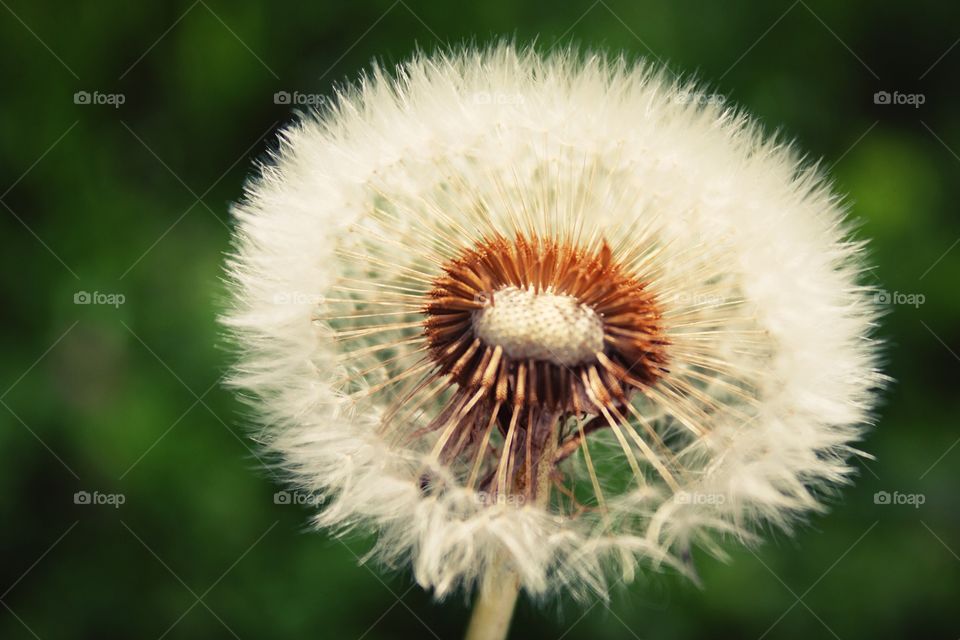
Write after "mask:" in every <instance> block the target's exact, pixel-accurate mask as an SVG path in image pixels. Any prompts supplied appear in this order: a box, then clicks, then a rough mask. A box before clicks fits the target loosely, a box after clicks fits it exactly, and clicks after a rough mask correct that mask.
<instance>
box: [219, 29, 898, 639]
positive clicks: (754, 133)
mask: <svg viewBox="0 0 960 640" xmlns="http://www.w3.org/2000/svg"><path fill="white" fill-rule="evenodd" d="M689 95H699V94H698V93H697V88H696V87H693V86H688V85H686V84H683V83H680V82H677V81H673V80H671V79H669V78H668V77H666V76H665V75H664V74H663V73H662V72H657V71H656V70H653V69H651V68H649V67H647V66H644V65H638V64H631V63H628V62H625V61H623V60H610V59H607V58H604V57H599V56H578V55H575V54H572V53H569V52H567V53H562V54H554V55H550V56H541V55H539V54H537V53H535V52H533V51H518V50H516V49H515V48H513V47H511V46H509V45H503V46H499V47H494V48H492V49H490V50H486V51H473V50H466V51H463V52H460V53H454V54H447V55H438V56H433V57H431V56H423V55H421V56H418V57H416V58H415V59H414V60H412V61H411V62H408V63H407V64H404V65H402V66H401V67H400V68H399V69H398V70H397V73H396V74H395V75H394V76H390V75H388V74H386V73H384V72H383V71H382V70H381V69H379V68H375V69H374V70H373V71H372V72H371V73H370V74H369V75H367V76H365V77H364V79H363V80H362V81H361V82H360V83H359V84H358V85H357V86H355V87H352V88H346V89H343V90H342V92H341V93H339V94H338V97H337V99H336V100H335V101H334V102H333V104H332V105H331V106H329V107H327V108H326V109H325V110H324V111H322V112H320V113H316V114H311V115H307V116H305V117H303V118H301V119H300V121H299V122H298V123H297V124H296V125H293V126H291V127H289V128H288V129H286V131H285V132H284V133H283V134H282V136H281V138H280V143H279V148H278V149H277V151H276V152H275V153H274V154H273V157H272V159H271V160H272V161H271V162H269V163H267V164H265V165H264V166H263V167H262V168H261V172H260V175H259V177H257V178H256V179H254V180H253V181H252V182H251V183H250V185H249V186H248V188H247V192H246V197H245V198H244V200H243V201H242V202H241V203H239V204H238V205H237V206H236V207H235V210H234V211H235V215H236V219H237V223H238V227H237V232H236V237H235V246H236V248H235V251H234V253H233V255H232V258H231V259H230V262H229V277H230V280H231V283H232V290H233V293H234V296H235V306H234V307H233V309H232V311H230V313H229V314H228V316H227V318H226V322H227V323H228V325H229V326H230V327H231V329H232V331H233V333H234V335H235V337H236V342H237V344H238V345H239V348H240V350H241V357H240V359H239V362H238V364H237V365H236V368H235V371H234V375H233V383H234V384H235V385H236V386H237V387H239V388H240V389H243V390H245V391H246V392H247V395H248V397H250V398H251V400H252V402H253V404H254V406H255V407H256V408H257V410H258V411H259V414H260V420H261V424H262V425H263V427H262V428H261V429H260V430H259V431H258V432H257V439H258V440H259V441H260V442H261V443H262V445H263V447H264V448H265V450H266V451H267V452H269V453H270V454H272V455H273V456H274V457H275V459H276V460H277V462H278V464H279V465H280V467H281V468H282V469H284V470H285V472H286V473H288V474H289V477H290V479H291V481H292V482H293V483H294V484H295V485H296V486H297V487H298V488H300V489H302V490H304V491H308V492H313V493H318V494H320V495H322V496H323V497H324V500H323V503H322V507H321V509H320V510H319V512H318V513H317V514H316V516H315V520H314V522H315V524H316V526H317V527H324V528H331V529H333V530H336V531H338V532H346V531H350V530H353V529H355V528H360V529H362V530H372V531H375V532H376V533H377V534H378V537H377V539H378V542H377V546H376V548H375V550H374V552H373V553H374V555H375V556H376V557H378V558H379V559H380V560H382V561H383V562H384V563H386V564H387V565H388V566H396V567H404V566H407V565H411V566H412V569H413V573H414V576H415V578H416V580H417V581H418V582H419V584H421V585H422V586H423V587H424V588H428V589H431V590H432V591H433V592H434V594H435V595H436V596H437V597H438V598H442V597H444V596H446V595H448V594H450V593H452V592H454V591H456V590H457V589H464V590H468V591H469V590H470V589H473V588H475V587H479V596H478V602H477V608H476V613H475V618H474V623H473V624H472V626H471V631H470V633H471V634H472V636H471V637H475V638H481V637H490V638H496V637H501V636H502V635H503V634H505V633H506V626H507V624H508V622H509V618H510V613H511V611H512V609H513V603H514V601H515V599H516V596H517V592H518V590H521V589H522V590H524V591H526V592H527V593H528V594H530V595H532V596H542V595H545V594H549V593H555V592H558V591H561V590H563V591H567V592H570V593H573V594H574V595H578V596H584V595H587V594H591V593H593V594H600V595H601V596H604V595H605V594H606V593H607V592H608V590H609V589H610V588H611V587H612V586H614V585H615V584H618V583H621V582H627V581H629V580H631V579H632V578H633V577H634V574H635V571H636V570H637V569H638V568H641V569H649V568H655V567H659V566H663V565H668V566H672V567H674V568H676V569H677V570H679V571H681V572H684V573H687V574H689V575H691V577H695V575H694V573H693V567H692V563H691V560H690V558H691V555H690V554H691V549H692V548H693V547H694V546H699V547H703V548H706V549H708V550H710V551H713V552H716V553H722V548H721V546H720V544H719V543H720V541H721V539H722V538H723V537H736V538H739V539H741V540H743V541H745V542H751V541H753V540H754V539H755V538H756V532H757V531H758V529H759V528H760V527H763V526H765V525H770V524H772V525H775V526H777V527H780V528H782V529H785V530H790V528H791V527H792V526H793V525H794V524H795V523H796V522H797V521H798V520H799V519H801V518H802V517H803V516H805V515H807V514H809V513H811V512H816V511H820V510H822V509H823V506H822V505H823V497H824V494H825V492H827V491H829V490H831V489H832V488H834V487H836V486H837V485H839V484H841V483H843V482H845V481H846V480H847V478H848V477H849V475H850V473H851V471H852V469H851V465H850V462H849V460H850V457H851V455H854V454H856V453H857V451H856V450H855V449H853V448H852V443H853V442H854V441H855V440H856V439H857V438H858V436H859V435H860V434H861V432H862V430H863V428H864V425H865V424H867V423H869V421H870V419H871V409H872V405H873V402H874V389H875V388H876V387H877V385H878V383H879V382H880V381H881V376H880V375H879V374H878V373H877V371H876V357H877V356H876V344H875V343H874V342H873V341H872V340H871V339H870V333H871V327H872V325H873V323H874V321H875V318H876V316H877V312H876V310H875V308H874V307H873V305H872V296H871V295H870V292H869V290H868V288H867V287H865V286H863V285H861V284H859V281H860V275H861V272H862V270H863V268H864V267H863V264H862V259H861V253H862V245H861V244H860V243H858V242H855V241H853V240H851V239H850V238H849V229H848V225H847V223H846V222H845V219H844V210H843V207H842V205H841V204H840V203H839V202H838V199H837V197H836V196H834V195H833V194H832V193H831V191H830V189H829V187H828V186H827V185H825V183H824V180H823V178H822V176H821V175H820V174H819V173H818V172H817V170H816V169H815V168H809V167H806V166H803V165H802V164H801V162H800V160H799V158H798V156H797V154H796V153H795V152H794V151H793V150H792V149H791V148H790V147H789V146H788V145H785V144H783V143H780V142H777V141H774V140H770V139H768V138H766V137H765V136H764V135H763V134H762V132H761V131H760V130H759V128H758V127H757V125H756V124H755V123H753V122H752V121H751V120H750V119H749V118H748V117H747V116H745V115H743V114H742V113H740V112H738V111H736V110H735V109H733V108H731V107H729V106H725V105H724V104H722V103H721V102H720V101H718V100H708V101H702V100H701V101H698V100H689V99H686V96H689ZM681 97H683V98H684V99H680V98H681Z"/></svg>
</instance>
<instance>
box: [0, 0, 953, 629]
mask: <svg viewBox="0 0 960 640" xmlns="http://www.w3.org/2000/svg"><path fill="white" fill-rule="evenodd" d="M0 5H2V7H0V48H2V50H3V69H2V70H0V75H2V78H3V82H2V86H3V98H2V104H0V109H2V117H0V132H2V145H0V174H2V180H0V190H2V196H0V201H2V204H3V207H2V208H0V234H2V238H3V251H2V269H0V274H2V277H0V282H2V291H0V293H2V298H0V300H2V309H3V315H2V326H3V333H2V335H3V346H2V353H3V356H2V360H0V394H2V395H0V399H2V406H0V425H2V428H0V451H2V452H3V457H2V464H0V495H2V498H0V517H2V522H3V525H2V526H0V548H2V568H0V603H2V604H3V607H2V608H0V638H3V639H8V638H9V639H17V638H41V639H43V640H48V639H49V640H53V639H56V638H98V639H108V638H145V639H147V640H153V639H156V638H161V637H164V638H241V639H244V640H246V639H248V638H277V639H285V638H298V639H300V638H346V639H349V640H356V639H359V638H369V639H375V638H432V637H439V638H456V637H459V636H460V634H461V632H462V629H463V626H464V623H465V616H466V614H467V608H466V606H465V602H464V599H463V598H459V599H457V598H455V599H453V600H450V601H447V602H445V603H442V604H434V603H432V602H431V598H430V596H429V595H428V594H425V593H424V592H422V591H421V590H420V589H419V588H417V587H413V586H412V582H411V580H410V576H409V574H408V572H394V573H389V572H384V571H381V570H380V569H378V568H376V567H368V566H365V565H360V564H359V563H358V556H362V555H363V553H364V552H365V551H366V550H367V549H368V548H369V546H370V540H369V539H363V538H353V539H349V540H345V541H338V540H336V539H333V538H330V537H327V536H325V535H323V534H315V533H307V532H305V525H306V520H307V517H308V513H309V512H308V511H307V510H306V509H305V508H303V507H299V506H296V505H287V504H277V503H276V502H277V501H276V500H275V499H274V494H275V492H276V491H278V490H279V488H280V487H279V486H277V485H276V484H275V482H274V481H273V479H272V478H271V476H270V474H269V473H268V472H267V471H265V470H264V469H263V467H262V466H261V465H260V463H259V462H258V461H257V459H256V458H255V457H254V455H253V453H252V450H251V448H250V443H249V442H248V441H247V440H246V439H245V438H244V436H243V428H244V420H243V413H242V411H241V408H240V405H239V403H238V402H237V400H236V399H235V398H233V397H232V396H231V394H230V393H229V392H227V391H225V390H224V389H223V388H222V386H221V385H220V383H219V380H220V378H221V376H222V374H223V372H224V370H225V367H226V366H227V363H228V361H229V353H228V351H227V349H226V348H225V347H224V345H223V342H222V340H221V338H220V336H219V330H218V327H217V324H216V322H215V317H216V315H217V314H218V312H219V311H220V309H221V308H222V305H223V303H224V289H223V285H222V283H221V282H220V280H219V276H220V272H221V262H222V258H223V254H224V252H225V251H226V250H227V249H228V237H229V228H230V224H231V223H230V220H229V217H228V214H227V207H228V203H229V202H230V201H231V200H233V199H235V198H237V197H239V196H240V194H241V187H242V184H243V181H244V178H245V176H246V175H247V173H248V171H249V169H250V167H251V161H252V160H253V159H255V158H256V157H258V156H260V155H262V154H263V153H264V152H265V150H267V149H268V148H270V147H271V145H272V144H273V134H274V132H275V131H276V130H277V128H278V127H279V126H280V125H281V124H282V123H283V122H286V121H288V120H289V118H290V116H291V105H289V104H282V100H275V94H276V93H277V92H284V91H285V92H288V93H289V94H290V95H291V96H295V95H299V96H314V95H317V94H326V95H329V93H330V91H331V88H332V86H333V85H334V83H336V82H340V81H342V80H344V79H347V78H353V77H355V76H356V74H357V73H358V72H359V71H360V70H361V69H363V68H365V67H366V66H367V65H368V63H369V62H370V60H371V59H372V58H374V57H376V58H380V59H382V60H384V61H386V62H387V63H388V64H392V63H394V62H397V61H400V60H402V59H404V58H405V57H407V56H408V55H409V54H410V53H411V52H412V51H414V49H415V48H416V47H417V46H421V47H423V48H427V49H432V48H435V47H438V46H444V45H446V44H450V43H459V42H463V41H468V40H475V41H477V42H481V43H482V42H488V41H491V40H493V39H495V38H497V37H499V36H502V35H508V36H513V37H515V38H516V39H517V40H518V41H519V42H523V43H528V42H533V41H536V42H537V43H538V45H539V46H541V47H543V48H548V47H551V46H554V45H556V44H558V43H559V44H565V43H570V42H575V43H580V44H583V45H589V46H596V47H603V48H605V49H608V50H611V51H626V52H629V53H630V54H634V55H645V56H648V57H651V58H654V59H660V60H662V61H663V62H664V63H666V64H668V65H669V66H670V68H671V69H673V70H675V71H678V72H681V73H684V74H690V73H694V74H696V75H697V76H698V77H700V78H702V79H704V80H707V81H708V82H710V83H711V87H712V88H713V89H714V90H715V91H717V92H719V93H722V94H724V95H726V96H727V97H728V98H729V99H731V100H733V101H735V102H736V103H738V104H740V105H742V106H743V107H745V108H747V109H748V110H749V111H751V112H753V113H754V114H756V115H757V116H758V117H759V118H760V119H761V120H762V121H763V122H764V123H765V124H766V125H767V126H768V127H769V128H770V129H771V130H774V129H780V130H782V131H783V132H784V133H785V134H786V135H788V136H790V137H794V138H796V139H797V140H798V141H799V143H800V145H801V147H802V148H804V149H805V150H806V151H808V152H809V153H810V156H811V157H812V158H820V157H822V158H824V162H825V165H826V166H829V167H831V169H830V171H831V174H832V175H833V176H834V179H835V181H836V186H837V189H838V191H840V192H842V193H845V194H849V202H850V203H851V204H852V206H853V209H854V211H855V213H856V215H857V216H859V217H860V219H861V220H862V234H863V236H864V237H869V238H872V248H873V252H874V256H875V262H876V264H877V269H876V271H875V273H874V274H873V275H871V276H869V277H870V278H876V279H877V280H878V281H879V282H880V283H881V286H882V287H883V288H884V289H885V290H887V291H888V292H889V296H888V297H889V300H890V304H889V311H890V313H889V314H888V316H887V317H886V318H885V320H884V324H883V326H882V327H881V329H880V332H881V334H882V335H883V336H884V337H885V338H886V339H887V340H888V343H889V350H888V354H889V368H888V372H889V373H890V374H891V375H892V376H893V377H894V378H896V379H897V382H896V384H894V385H893V386H892V387H891V388H890V390H889V392H888V393H887V395H886V401H885V406H884V408H883V410H882V416H881V418H880V421H879V426H878V428H877V429H876V430H875V432H874V433H873V434H872V435H871V436H870V437H869V438H868V439H867V441H866V442H865V443H864V444H863V448H864V449H865V450H867V451H869V452H870V453H872V454H874V455H875V456H876V460H875V461H872V462H867V463H866V464H862V465H861V467H862V468H861V470H860V473H859V478H858V480H857V483H856V486H855V487H854V488H850V489H848V490H846V491H844V492H843V494H842V496H840V497H839V498H838V499H837V501H836V503H835V504H834V505H833V508H832V510H831V513H829V514H828V515H826V516H823V517H816V518H814V519H813V520H812V521H811V523H810V525H809V526H807V527H805V528H803V529H802V530H801V531H800V532H799V533H798V535H796V536H795V537H793V538H788V537H786V536H784V535H782V534H772V535H771V536H770V537H769V539H768V542H767V543H766V544H764V545H763V546H762V547H760V548H759V549H756V550H755V551H750V550H746V549H741V548H737V547H731V550H732V556H733V561H732V563H731V564H724V563H721V562H718V561H716V560H713V559H711V558H709V557H698V558H697V561H698V566H699V569H700V573H701V575H702V578H703V588H702V589H698V588H697V587H694V586H692V585H690V584H688V583H686V582H684V581H683V580H681V579H679V578H677V577H676V576H673V575H669V574H668V575H654V576H649V577H645V578H643V579H641V580H639V581H638V582H637V583H635V584H634V585H632V586H630V587H628V588H626V587H621V588H620V589H618V590H617V592H616V594H615V595H614V597H613V599H612V601H611V603H610V604H609V606H607V605H605V604H604V603H597V604H594V605H593V606H581V605H575V604H573V603H570V602H567V601H565V600H561V601H559V602H557V601H551V602H548V603H542V604H540V605H533V604H531V603H529V602H523V603H521V605H520V608H519V610H518V614H517V619H516V624H515V629H514V636H513V637H516V638H527V637H529V638H554V639H556V638H568V639H575V638H597V637H610V638H633V637H638V638H644V639H646V638H680V639H685V638H714V637H735V638H804V639H806V638H833V637H836V638H842V639H844V640H849V639H852V638H957V637H960V616H958V608H957V604H958V602H960V597H958V596H960V557H958V554H960V508H958V507H960V498H958V494H957V473H956V469H957V466H958V465H960V446H957V444H958V439H957V438H958V436H960V433H958V430H957V428H956V423H957V422H956V415H957V404H958V395H960V394H958V393H957V381H958V377H960V376H958V374H960V357H958V353H960V325H958V319H960V297H958V296H957V293H956V291H957V275H958V273H960V246H958V242H960V219H958V217H957V216H956V215H955V213H954V212H955V209H956V207H955V203H956V202H957V201H958V200H960V182H958V180H957V176H958V170H960V157H958V153H960V109H958V107H960V102H958V99H957V94H956V91H957V89H956V81H957V76H958V69H960V46H957V43H958V38H960V13H958V11H957V9H956V7H954V6H950V5H949V4H948V3H942V2H935V1H933V0H927V1H922V2H913V3H887V4H886V5H885V6H882V5H881V3H874V2H869V1H868V0H857V1H855V2H845V3H835V2H829V1H827V0H798V1H797V2H792V3H791V2H790V1H787V2H779V1H778V2H759V1H755V2H743V1H733V2H716V1H715V0H702V1H698V0H684V1H681V2H667V1H665V0H664V1H657V2H628V1H624V2H615V1H614V0H599V1H597V2H589V1H588V2H570V3H559V2H517V1H512V2H511V1H508V0H486V1H484V2H480V3H475V4H463V5H453V4H452V3H440V2H415V1H413V0H409V1H408V0H403V1H397V2H391V1H390V0H386V1H384V2H362V3H361V2H355V3H347V2H342V3H306V2H275V3H267V2H245V3H230V2H222V1H220V0H197V1H196V2H192V3H191V2H190V1H189V0H187V1H186V2H156V3H130V2H116V1H115V0H104V1H102V2H98V3H75V4H66V3H63V4H61V5H60V6H58V7H54V6H53V5H52V3H50V5H49V6H45V3H41V2H29V1H27V0H2V1H0ZM878 91H886V92H889V93H890V94H891V95H893V92H899V95H906V94H922V96H923V98H924V100H923V104H922V105H919V106H914V105H910V104H877V103H876V101H875V97H874V96H875V93H876V92H878ZM77 92H87V93H86V94H83V93H81V94H77ZM296 92H299V93H296ZM84 95H86V96H87V97H88V98H89V99H88V100H85V98H84ZM121 96H122V98H121ZM298 99H300V100H302V99H304V98H293V99H292V101H295V100H298ZM307 99H309V98H307ZM896 100H897V99H896V98H894V99H893V100H891V102H896ZM121 101H122V104H116V103H118V102H121ZM85 102H86V103H85ZM278 102H280V104H278ZM84 292H86V293H87V294H89V301H90V302H92V303H91V304H78V303H82V302H84V301H85V298H84V295H83V293H84ZM94 293H96V295H94ZM111 296H112V297H111ZM120 296H122V298H121V297H120ZM911 296H912V297H911ZM921 296H922V298H921ZM121 302H122V304H121ZM881 491H886V492H888V493H890V494H891V495H894V496H895V497H894V499H893V500H891V502H896V501H897V500H898V499H900V500H907V499H909V500H910V501H911V502H914V503H916V502H919V501H921V500H922V502H923V504H921V505H919V506H917V505H915V504H877V503H876V500H875V494H876V493H877V492H881ZM77 492H87V494H89V496H90V502H91V503H97V502H104V501H106V502H107V503H106V504H77V502H83V496H84V494H80V495H79V497H76V498H75V494H76V493H77ZM894 492H897V493H896V494H894ZM897 496H899V498H898V497H897ZM903 496H906V497H903ZM910 496H914V497H913V498H910ZM917 496H919V497H917ZM119 501H122V502H123V504H119V505H118V504H110V503H111V502H113V503H116V502H119ZM701 556H702V554H701Z"/></svg>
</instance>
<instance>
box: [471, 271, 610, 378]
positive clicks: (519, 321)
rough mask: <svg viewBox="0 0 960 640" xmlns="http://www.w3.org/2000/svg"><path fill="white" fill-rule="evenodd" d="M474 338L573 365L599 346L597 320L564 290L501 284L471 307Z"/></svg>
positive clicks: (518, 355) (523, 356) (512, 352)
mask: <svg viewBox="0 0 960 640" xmlns="http://www.w3.org/2000/svg"><path fill="white" fill-rule="evenodd" d="M473 328H474V331H475V332H476V334H477V337H478V338H480V339H481V340H483V341H484V342H485V343H486V344H488V345H491V346H501V347H503V351H504V352H505V353H506V354H507V355H508V356H510V357H511V358H514V359H517V360H529V359H532V360H545V361H547V362H552V363H554V364H558V365H564V366H568V367H570V366H574V365H577V364H581V363H583V362H589V361H591V360H593V359H594V358H595V357H596V356H595V354H596V353H597V352H598V351H602V350H603V323H601V321H600V318H598V317H597V314H596V312H594V310H593V309H591V308H590V307H589V306H587V305H585V304H581V303H580V301H579V300H577V299H576V298H574V297H573V296H569V295H557V294H555V293H551V292H549V291H539V292H538V291H534V290H532V289H519V288H517V287H505V288H503V289H500V290H499V291H495V292H493V294H492V295H491V296H490V297H489V298H488V300H487V301H486V304H485V306H484V307H483V309H480V310H478V311H474V312H473Z"/></svg>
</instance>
